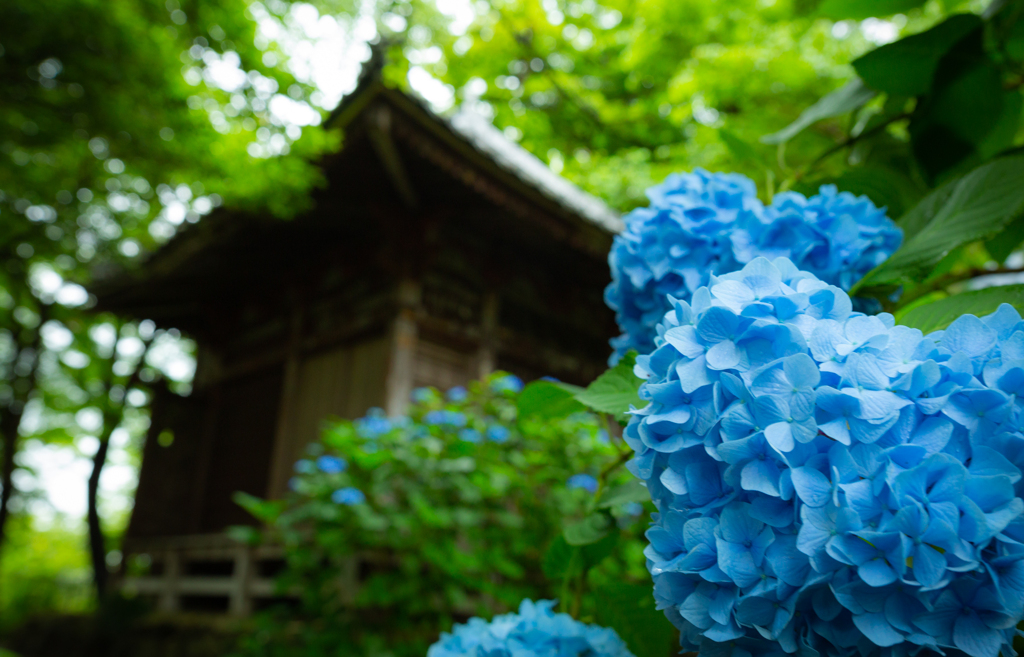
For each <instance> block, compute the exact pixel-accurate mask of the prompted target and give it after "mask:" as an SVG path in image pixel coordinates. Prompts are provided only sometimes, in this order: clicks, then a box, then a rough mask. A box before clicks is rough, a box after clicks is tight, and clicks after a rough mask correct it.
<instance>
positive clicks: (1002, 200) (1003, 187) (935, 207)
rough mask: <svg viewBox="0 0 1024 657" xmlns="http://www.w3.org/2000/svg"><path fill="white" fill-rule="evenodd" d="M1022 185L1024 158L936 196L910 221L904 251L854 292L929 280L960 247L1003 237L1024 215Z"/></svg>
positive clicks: (984, 169) (975, 174)
mask: <svg viewBox="0 0 1024 657" xmlns="http://www.w3.org/2000/svg"><path fill="white" fill-rule="evenodd" d="M1022 180H1024V156H1019V155H1018V156H1013V157H1006V158H1002V159H999V160H995V161H993V162H990V163H988V164H985V165H982V166H981V167H978V168H977V169H975V170H974V171H972V172H971V173H970V174H968V175H966V176H964V177H963V178H961V179H960V180H958V181H957V182H956V183H955V184H952V185H951V186H950V187H947V188H943V189H940V190H938V191H936V192H935V193H933V195H932V196H931V197H929V198H926V199H924V200H923V201H922V203H921V207H920V208H919V209H916V210H914V211H913V212H912V214H911V215H910V216H908V222H907V223H908V224H910V225H911V226H912V229H913V230H912V232H911V231H908V232H911V234H910V236H909V238H908V239H907V240H906V242H905V243H904V245H903V246H902V247H901V248H900V249H899V250H898V251H897V252H896V253H894V254H893V255H892V256H891V257H890V258H889V259H888V260H886V261H885V262H884V263H882V264H881V265H879V266H878V267H877V268H875V269H874V270H872V271H871V272H869V273H868V274H867V275H866V276H865V277H864V278H863V279H862V280H861V281H860V282H859V283H858V284H857V286H856V287H855V288H854V289H853V292H854V293H866V292H868V291H869V290H870V289H871V288H873V287H875V288H882V289H883V290H884V289H886V286H890V287H891V286H894V285H898V284H912V283H913V282H914V281H920V280H924V279H926V278H927V277H928V274H929V273H930V272H931V271H932V269H933V267H934V266H935V265H936V264H937V263H938V262H939V261H940V260H942V259H943V258H944V257H946V256H947V255H948V254H950V253H951V252H953V251H954V250H955V249H957V248H958V247H961V246H964V245H968V244H971V243H973V242H976V241H978V240H985V239H988V238H991V237H994V236H995V235H998V234H999V233H1001V232H1002V231H1003V230H1004V229H1005V228H1006V227H1007V226H1009V225H1010V224H1011V223H1012V222H1013V221H1014V220H1016V219H1017V218H1018V217H1020V216H1021V213H1022V212H1024V185H1022V184H1021V181H1022Z"/></svg>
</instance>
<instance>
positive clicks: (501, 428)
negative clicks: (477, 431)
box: [487, 424, 510, 443]
mask: <svg viewBox="0 0 1024 657" xmlns="http://www.w3.org/2000/svg"><path fill="white" fill-rule="evenodd" d="M509 433H510V432H509V430H508V427H506V426H505V425H503V424H492V425H491V426H489V427H487V439H488V440H490V441H492V442H496V443H503V442H505V441H506V440H508V436H509Z"/></svg>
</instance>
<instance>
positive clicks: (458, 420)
mask: <svg viewBox="0 0 1024 657" xmlns="http://www.w3.org/2000/svg"><path fill="white" fill-rule="evenodd" d="M423 421H424V422H426V423H427V424H430V425H434V426H442V427H464V426H466V416H465V415H464V414H462V413H459V412H458V411H449V410H436V411H430V412H429V413H427V414H426V415H424V416H423Z"/></svg>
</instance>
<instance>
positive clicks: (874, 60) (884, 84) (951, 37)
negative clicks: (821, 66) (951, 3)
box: [853, 14, 981, 96]
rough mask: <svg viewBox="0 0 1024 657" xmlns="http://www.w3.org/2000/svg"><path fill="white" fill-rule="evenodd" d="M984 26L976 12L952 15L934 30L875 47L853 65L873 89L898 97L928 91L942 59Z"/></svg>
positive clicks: (921, 93) (918, 94)
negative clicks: (962, 40)
mask: <svg viewBox="0 0 1024 657" xmlns="http://www.w3.org/2000/svg"><path fill="white" fill-rule="evenodd" d="M980 27H981V19H980V18H978V17H977V16H975V15H974V14H959V15H956V16H951V17H949V18H948V19H946V20H945V21H943V22H942V23H939V24H938V25H936V26H935V27H933V28H932V29H930V30H926V31H924V32H921V33H920V34H914V35H913V36H908V37H905V38H903V39H900V40H899V41H896V42H894V43H890V44H887V45H884V46H881V47H879V48H875V49H874V50H872V51H871V52H869V53H868V54H866V55H864V56H863V57H860V58H859V59H855V60H854V61H853V68H854V70H855V71H857V75H859V76H860V77H861V79H862V80H864V82H865V83H866V84H867V85H868V86H869V87H871V88H872V89H877V90H878V91H882V92H884V93H887V94H893V95H897V96H921V95H924V94H926V93H928V90H929V89H931V87H932V81H933V79H934V78H935V71H936V69H937V68H938V66H939V61H940V60H941V59H942V57H943V56H944V55H945V54H946V53H947V52H949V50H950V48H952V47H953V46H954V45H955V44H956V43H957V42H958V41H960V40H961V39H963V38H964V37H965V36H967V35H968V34H970V33H971V32H972V31H974V30H976V29H978V28H980Z"/></svg>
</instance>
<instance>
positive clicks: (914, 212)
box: [896, 178, 960, 244]
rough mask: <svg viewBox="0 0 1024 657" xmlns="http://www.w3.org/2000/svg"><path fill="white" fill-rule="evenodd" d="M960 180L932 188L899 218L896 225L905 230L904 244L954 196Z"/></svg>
mask: <svg viewBox="0 0 1024 657" xmlns="http://www.w3.org/2000/svg"><path fill="white" fill-rule="evenodd" d="M959 181H960V179H959V178H956V179H954V180H950V181H949V182H947V183H945V184H944V185H942V186H941V187H938V188H936V189H934V190H932V191H931V192H930V193H929V194H928V195H927V196H925V197H924V198H922V199H921V200H920V201H918V202H917V205H915V206H914V207H912V208H911V209H910V210H909V211H908V212H906V213H904V215H903V216H902V217H900V218H899V220H898V221H897V222H896V225H898V226H899V227H900V229H901V230H902V231H903V243H904V244H906V243H907V242H908V241H910V239H911V238H913V237H914V236H915V235H917V234H918V233H920V232H921V230H922V229H923V228H924V227H925V226H927V225H928V224H929V223H930V222H931V220H932V219H934V218H935V215H936V214H938V213H939V210H941V209H942V207H943V206H944V205H946V202H947V201H949V197H950V196H952V194H953V190H954V189H956V184H957V183H958V182H959Z"/></svg>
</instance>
